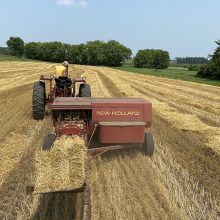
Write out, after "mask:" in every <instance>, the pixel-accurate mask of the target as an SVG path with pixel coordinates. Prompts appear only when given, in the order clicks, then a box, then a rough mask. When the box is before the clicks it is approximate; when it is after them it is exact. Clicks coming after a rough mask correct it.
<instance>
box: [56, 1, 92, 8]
mask: <svg viewBox="0 0 220 220" xmlns="http://www.w3.org/2000/svg"><path fill="white" fill-rule="evenodd" d="M56 4H57V5H64V6H76V7H77V6H81V7H85V6H87V5H88V3H87V1H85V0H56Z"/></svg>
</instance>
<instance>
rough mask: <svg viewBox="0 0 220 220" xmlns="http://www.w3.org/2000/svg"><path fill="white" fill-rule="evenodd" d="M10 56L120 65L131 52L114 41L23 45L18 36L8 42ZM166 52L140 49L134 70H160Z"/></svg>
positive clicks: (164, 65) (164, 63)
mask: <svg viewBox="0 0 220 220" xmlns="http://www.w3.org/2000/svg"><path fill="white" fill-rule="evenodd" d="M7 45H8V49H9V52H10V53H11V55H14V56H18V57H21V56H23V55H24V56H25V57H26V58H29V59H35V60H42V61H49V62H62V61H63V60H68V61H69V62H70V63H73V64H84V65H85V64H88V65H105V66H121V65H123V63H124V62H125V61H126V60H128V59H130V58H131V55H132V51H131V49H130V48H127V47H126V46H124V45H123V44H121V43H119V42H118V41H115V40H110V41H108V42H104V41H99V40H97V41H89V42H87V43H85V44H79V45H71V44H64V43H62V42H57V41H55V42H30V43H26V44H25V43H24V41H23V40H22V39H21V38H19V37H10V39H9V40H8V41H7ZM169 60H170V58H169V53H168V52H167V51H163V50H153V49H152V50H148V49H146V50H139V51H138V53H137V55H136V56H135V58H134V65H135V66H136V67H143V68H144V67H147V68H156V69H163V68H167V67H168V65H169Z"/></svg>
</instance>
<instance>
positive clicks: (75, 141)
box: [35, 136, 86, 192]
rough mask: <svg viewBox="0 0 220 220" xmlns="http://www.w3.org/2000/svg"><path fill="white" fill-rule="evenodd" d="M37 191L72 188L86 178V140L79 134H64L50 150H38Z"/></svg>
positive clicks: (79, 184) (36, 164) (79, 185)
mask: <svg viewBox="0 0 220 220" xmlns="http://www.w3.org/2000/svg"><path fill="white" fill-rule="evenodd" d="M35 159H36V160H35V167H36V183H35V191H36V192H52V191H63V190H72V189H76V188H79V187H81V186H82V185H83V183H84V179H85V160H86V149H85V142H84V141H83V140H82V139H81V138H80V137H78V136H75V137H74V138H73V137H69V136H62V137H61V138H59V139H57V140H56V141H55V143H54V146H53V147H52V149H51V150H49V151H42V150H41V151H40V152H37V154H36V158H35Z"/></svg>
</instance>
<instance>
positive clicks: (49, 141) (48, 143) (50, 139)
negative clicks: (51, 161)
mask: <svg viewBox="0 0 220 220" xmlns="http://www.w3.org/2000/svg"><path fill="white" fill-rule="evenodd" d="M55 140H56V135H55V134H48V135H47V136H45V138H44V143H43V146H42V150H50V149H51V148H52V146H53V144H54V141H55Z"/></svg>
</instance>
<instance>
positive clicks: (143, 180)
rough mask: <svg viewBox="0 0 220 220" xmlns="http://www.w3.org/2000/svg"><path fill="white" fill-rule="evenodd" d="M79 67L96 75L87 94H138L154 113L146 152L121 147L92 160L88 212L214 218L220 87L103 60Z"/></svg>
mask: <svg viewBox="0 0 220 220" xmlns="http://www.w3.org/2000/svg"><path fill="white" fill-rule="evenodd" d="M78 68H81V69H82V70H84V71H85V72H86V73H88V74H87V78H92V75H94V76H95V78H96V83H95V84H96V85H98V86H96V88H94V89H95V90H94V93H95V94H94V93H93V95H95V96H96V95H100V93H102V95H103V96H106V97H108V96H116V97H122V96H128V97H144V98H146V99H148V100H150V101H151V102H152V103H153V112H154V119H153V128H152V133H153V134H154V136H155V139H156V147H157V150H156V153H155V156H154V157H153V158H152V159H149V158H146V157H144V156H143V155H142V154H141V153H140V152H138V151H126V152H124V151H121V152H114V153H111V154H106V155H104V156H103V157H102V158H99V159H98V160H96V161H93V163H92V165H91V167H90V170H89V180H90V185H91V195H92V208H93V218H94V219H217V218H219V211H220V185H219V181H220V166H219V165H220V129H219V125H220V123H219V121H220V117H219V115H220V114H219V113H220V99H219V97H220V89H219V88H217V87H213V86H207V85H199V84H195V83H189V82H183V81H179V80H171V79H165V78H157V77H151V76H142V75H137V74H133V73H128V72H124V71H116V70H112V69H109V68H103V67H80V66H79V67H78ZM93 78H94V77H93ZM93 82H95V79H93Z"/></svg>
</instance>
